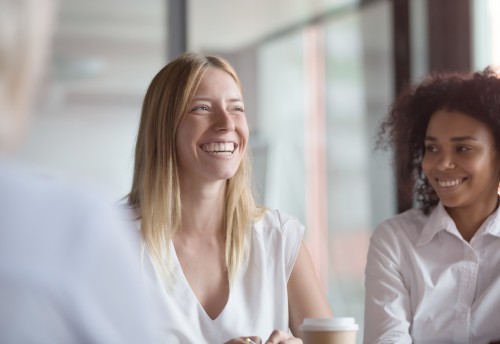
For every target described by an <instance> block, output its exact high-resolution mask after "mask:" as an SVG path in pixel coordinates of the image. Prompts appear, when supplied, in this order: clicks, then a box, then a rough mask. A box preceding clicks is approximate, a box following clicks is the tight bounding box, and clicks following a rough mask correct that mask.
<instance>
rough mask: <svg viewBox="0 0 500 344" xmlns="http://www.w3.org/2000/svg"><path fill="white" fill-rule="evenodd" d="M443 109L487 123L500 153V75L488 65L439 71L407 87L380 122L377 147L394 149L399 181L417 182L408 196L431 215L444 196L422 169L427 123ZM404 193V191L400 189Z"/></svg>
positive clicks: (408, 183)
mask: <svg viewBox="0 0 500 344" xmlns="http://www.w3.org/2000/svg"><path fill="white" fill-rule="evenodd" d="M438 110H445V111H459V112H462V113H464V114H466V115H469V116H471V117H473V118H475V119H477V120H479V121H481V122H483V123H485V124H486V125H487V126H488V127H489V128H490V130H491V131H492V133H493V136H494V138H495V145H496V150H497V152H500V79H499V78H498V76H497V75H496V73H495V72H494V71H493V70H492V69H491V68H490V67H487V68H486V69H485V70H483V71H481V72H475V73H467V74H466V73H463V74H459V73H449V72H435V73H432V74H430V75H429V76H428V77H426V78H425V79H423V81H422V82H421V83H419V84H417V85H415V86H408V87H406V88H405V89H404V90H403V91H402V92H401V94H400V95H399V96H398V98H397V99H396V101H395V102H394V103H393V104H392V106H391V107H390V109H389V114H388V115H387V117H386V118H385V119H384V121H383V122H382V123H381V125H380V130H379V133H378V140H377V147H378V148H388V147H390V148H392V150H393V153H394V156H393V163H394V166H395V173H396V176H397V179H398V180H399V182H400V183H402V184H403V185H411V188H410V190H411V194H404V193H403V197H404V198H406V200H411V199H413V196H416V201H417V203H418V205H419V206H420V207H421V209H422V210H423V212H424V213H426V214H428V213H429V212H430V211H431V210H432V209H433V208H434V207H435V206H436V205H437V203H438V202H439V199H438V197H437V195H436V193H435V192H434V190H433V189H432V187H431V185H430V184H429V182H428V181H427V178H426V177H425V175H424V174H423V172H422V165H421V163H422V158H423V156H424V153H425V148H424V141H425V134H426V130H427V124H428V122H429V119H430V117H431V116H432V114H433V113H435V112H436V111H438ZM400 191H401V190H400Z"/></svg>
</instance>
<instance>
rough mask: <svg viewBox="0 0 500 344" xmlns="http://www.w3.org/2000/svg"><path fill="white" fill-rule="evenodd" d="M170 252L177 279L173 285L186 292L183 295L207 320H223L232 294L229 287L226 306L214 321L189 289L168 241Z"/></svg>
mask: <svg viewBox="0 0 500 344" xmlns="http://www.w3.org/2000/svg"><path fill="white" fill-rule="evenodd" d="M170 252H171V254H170V255H171V257H172V259H173V262H174V268H175V276H176V278H177V279H178V280H177V281H175V283H181V288H183V289H184V290H185V291H187V292H186V293H185V295H188V296H189V297H191V298H192V300H193V301H194V302H195V303H196V306H197V307H198V308H199V309H200V313H202V314H203V316H204V317H206V319H207V320H209V321H211V322H214V323H215V322H218V321H220V319H221V318H223V316H224V313H226V312H225V311H226V309H227V308H228V306H229V303H230V302H231V294H232V293H231V290H232V288H231V285H230V286H229V295H228V297H227V301H226V304H225V305H224V307H223V308H222V310H221V311H220V313H219V314H218V315H217V316H216V317H215V318H214V319H212V318H211V317H210V316H209V315H208V313H207V311H206V310H205V308H204V307H203V305H202V304H201V302H200V300H199V299H198V297H197V296H196V294H195V293H194V291H193V289H192V288H191V285H190V284H189V281H188V280H187V277H186V275H185V274H184V271H183V270H182V265H181V262H180V261H179V257H177V252H176V251H175V246H174V242H173V241H172V240H170Z"/></svg>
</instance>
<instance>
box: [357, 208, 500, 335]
mask: <svg viewBox="0 0 500 344" xmlns="http://www.w3.org/2000/svg"><path fill="white" fill-rule="evenodd" d="M365 283H366V300H365V331H364V343H365V344H366V343H412V342H414V343H474V344H475V343H479V344H482V343H489V342H490V341H494V340H500V212H499V210H498V209H497V211H495V212H494V213H493V214H492V215H490V216H489V217H488V218H487V219H486V221H485V222H484V223H483V225H482V226H481V227H480V228H479V230H478V231H477V233H476V234H475V235H474V237H473V238H472V240H471V241H470V243H469V242H467V241H465V240H464V239H463V238H462V236H461V235H460V233H459V232H458V230H457V227H456V226H455V223H454V222H453V220H452V219H451V217H450V216H449V215H448V213H447V212H446V210H445V208H444V207H443V205H442V204H441V203H440V204H438V205H437V206H436V208H435V209H434V210H433V211H432V212H431V214H430V215H429V216H426V215H424V214H423V213H422V212H421V211H420V210H418V209H412V210H409V211H407V212H404V213H402V214H399V215H396V216H395V217H393V218H391V219H389V220H387V221H385V222H383V223H382V224H381V225H380V226H379V227H378V228H377V230H376V231H375V233H374V234H373V236H372V238H371V242H370V249H369V253H368V259H367V266H366V281H365Z"/></svg>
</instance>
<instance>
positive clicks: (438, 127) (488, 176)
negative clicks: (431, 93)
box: [422, 110, 500, 209]
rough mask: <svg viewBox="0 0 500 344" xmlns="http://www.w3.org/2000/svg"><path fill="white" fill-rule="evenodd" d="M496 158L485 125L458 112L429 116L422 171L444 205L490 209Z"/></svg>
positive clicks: (499, 171)
mask: <svg viewBox="0 0 500 344" xmlns="http://www.w3.org/2000/svg"><path fill="white" fill-rule="evenodd" d="M499 160H500V159H499V154H498V153H497V151H496V148H495V139H494V137H493V133H492V131H491V130H490V129H489V128H488V127H487V126H486V124H484V123H482V122H480V121H478V120H476V119H474V118H473V117H470V116H468V115H466V114H464V113H462V112H458V111H444V110H438V111H436V112H435V113H434V114H433V115H432V116H431V118H430V120H429V124H428V126H427V132H426V138H425V154H424V158H423V160H422V170H423V172H424V174H425V175H426V177H427V179H428V181H429V183H430V184H431V186H432V187H433V189H434V191H435V192H436V194H437V196H438V197H439V199H440V200H441V202H442V203H443V204H444V206H445V207H447V208H462V207H471V206H472V207H483V209H491V207H492V206H494V205H495V204H496V202H497V189H498V183H499V181H500V162H499ZM478 209H480V208H478Z"/></svg>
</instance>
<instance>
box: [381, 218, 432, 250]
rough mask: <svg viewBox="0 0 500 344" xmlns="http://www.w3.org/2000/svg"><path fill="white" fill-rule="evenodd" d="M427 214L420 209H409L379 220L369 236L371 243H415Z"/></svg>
mask: <svg viewBox="0 0 500 344" xmlns="http://www.w3.org/2000/svg"><path fill="white" fill-rule="evenodd" d="M427 220H428V216H427V215H425V214H424V213H423V212H422V210H421V209H410V210H407V211H405V212H403V213H400V214H397V215H395V216H393V217H391V218H389V219H387V220H385V221H383V222H381V223H380V224H379V225H378V226H377V228H376V229H375V232H374V233H373V235H372V238H371V244H372V245H388V246H392V247H397V246H399V245H400V244H401V243H402V242H410V243H416V241H417V240H418V237H419V236H420V234H421V232H422V230H423V228H424V226H425V224H426V223H427Z"/></svg>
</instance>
